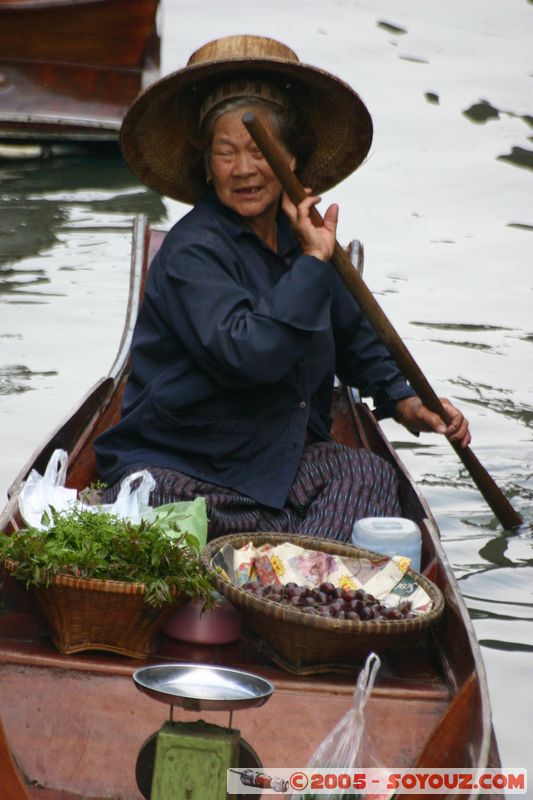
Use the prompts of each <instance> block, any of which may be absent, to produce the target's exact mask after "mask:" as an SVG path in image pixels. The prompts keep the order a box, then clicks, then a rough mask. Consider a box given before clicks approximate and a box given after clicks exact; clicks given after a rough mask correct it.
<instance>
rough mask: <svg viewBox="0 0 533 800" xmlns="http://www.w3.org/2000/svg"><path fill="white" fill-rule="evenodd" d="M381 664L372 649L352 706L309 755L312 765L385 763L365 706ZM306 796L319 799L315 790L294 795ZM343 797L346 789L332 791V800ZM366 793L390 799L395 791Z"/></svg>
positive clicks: (353, 766) (309, 799)
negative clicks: (378, 752) (379, 756)
mask: <svg viewBox="0 0 533 800" xmlns="http://www.w3.org/2000/svg"><path fill="white" fill-rule="evenodd" d="M380 666H381V661H380V659H379V656H378V655H376V653H369V655H368V656H367V659H366V661H365V666H364V668H363V669H362V670H361V672H360V673H359V676H358V678H357V683H356V686H355V691H354V694H353V705H352V707H351V708H350V710H349V711H348V712H346V714H345V715H344V716H343V717H342V718H341V719H340V720H339V721H338V723H337V724H336V725H335V727H334V728H333V730H332V731H331V732H330V733H328V735H327V736H326V738H325V739H323V741H322V742H321V743H320V745H319V746H318V748H317V749H316V750H315V752H314V753H313V755H312V756H311V758H310V759H309V764H308V766H309V767H310V768H327V767H331V768H335V769H338V768H340V769H365V768H366V769H368V768H379V767H381V766H382V765H381V764H379V762H378V760H377V758H376V756H375V754H374V750H373V746H372V742H371V741H370V739H369V735H368V731H365V706H366V704H367V702H368V698H369V697H370V695H371V693H372V688H373V686H374V681H375V680H376V675H377V673H378V670H379V668H380ZM349 796H350V797H359V796H360V795H359V794H357V792H353V793H350V795H349ZM303 797H305V798H306V800H315V795H314V794H313V793H311V794H305V795H301V794H298V795H291V797H290V800H303ZM319 797H321V794H320V793H318V794H317V795H316V798H317V800H318V798H319ZM343 797H344V798H346V793H344V792H343V793H342V794H336V793H335V792H334V793H333V794H331V793H330V794H328V800H343ZM365 797H367V798H374V800H378V798H379V800H387V798H390V797H391V795H390V794H386V795H371V794H365Z"/></svg>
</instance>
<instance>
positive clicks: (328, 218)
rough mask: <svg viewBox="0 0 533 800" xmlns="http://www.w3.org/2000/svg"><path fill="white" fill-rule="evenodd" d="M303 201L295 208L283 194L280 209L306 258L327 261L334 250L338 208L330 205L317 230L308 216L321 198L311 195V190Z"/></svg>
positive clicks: (308, 190)
mask: <svg viewBox="0 0 533 800" xmlns="http://www.w3.org/2000/svg"><path fill="white" fill-rule="evenodd" d="M306 192H308V193H309V195H308V197H306V198H305V200H302V202H301V203H300V204H299V205H298V206H295V205H294V203H293V202H292V201H291V200H290V199H289V198H288V196H287V195H286V194H285V193H283V200H282V207H283V210H284V211H285V213H286V214H287V216H288V218H289V219H290V221H291V225H292V227H293V229H294V232H295V234H296V236H297V237H298V239H299V240H300V244H301V246H302V251H303V252H304V253H305V255H307V256H314V257H315V258H319V259H320V260H321V261H329V260H330V258H331V257H332V255H333V251H334V249H335V241H336V238H337V220H338V218H339V207H338V205H336V204H334V205H331V206H330V207H329V208H328V210H327V211H326V213H325V215H324V225H323V226H322V227H320V228H317V227H316V226H315V225H314V224H313V222H312V221H311V218H310V216H309V214H310V211H311V209H312V208H313V207H314V206H316V205H317V204H318V203H319V202H320V200H321V198H320V197H316V196H314V195H311V193H310V192H311V190H310V189H306Z"/></svg>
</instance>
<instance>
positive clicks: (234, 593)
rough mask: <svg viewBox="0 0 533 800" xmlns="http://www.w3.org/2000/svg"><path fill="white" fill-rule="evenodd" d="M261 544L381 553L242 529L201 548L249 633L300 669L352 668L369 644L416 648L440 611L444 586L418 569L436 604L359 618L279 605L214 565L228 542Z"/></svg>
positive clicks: (283, 662) (374, 557)
mask: <svg viewBox="0 0 533 800" xmlns="http://www.w3.org/2000/svg"><path fill="white" fill-rule="evenodd" d="M250 541H251V542H253V543H254V544H255V545H262V544H265V543H267V542H270V543H272V544H281V543H282V542H293V543H294V544H298V545H300V546H301V547H305V548H308V549H310V550H322V551H323V552H325V553H331V554H334V555H339V556H347V557H351V558H353V557H354V556H361V557H364V558H368V559H370V560H371V561H374V562H375V561H379V560H381V559H382V558H383V556H380V555H378V554H377V553H371V552H369V551H368V550H363V549H361V548H358V547H353V546H352V545H347V544H341V543H339V542H334V541H331V540H327V539H316V538H311V537H306V536H297V535H294V534H283V533H281V534H279V533H277V534H275V533H263V532H261V533H244V534H235V535H231V536H223V537H221V538H219V539H215V540H213V541H212V542H210V543H209V544H208V545H207V547H206V548H205V549H204V550H203V552H202V554H201V560H202V563H203V564H204V566H205V567H206V569H207V570H208V572H209V574H210V576H211V577H212V579H213V582H214V583H215V585H216V588H217V589H218V591H219V592H220V593H221V594H223V595H224V596H225V597H227V598H228V600H230V601H231V602H232V603H233V604H234V605H235V606H236V607H237V608H238V609H239V611H240V612H241V615H242V620H243V627H244V631H245V635H247V638H248V639H249V640H250V641H251V642H252V643H253V644H254V645H255V647H256V648H257V649H258V650H259V651H260V652H262V653H263V654H264V655H266V656H268V657H269V658H270V659H272V660H273V661H274V662H276V663H277V664H278V665H279V666H281V667H282V668H283V669H285V670H287V671H289V672H292V673H294V674H297V675H313V674H316V673H320V672H330V671H345V670H346V669H350V670H353V665H354V664H358V663H359V662H360V661H361V660H362V659H363V658H364V657H365V656H366V655H367V654H368V653H369V652H370V651H371V650H374V651H375V652H378V653H383V652H385V651H386V650H390V649H392V648H396V649H407V648H412V647H413V646H414V645H415V644H416V642H417V641H418V640H419V639H420V638H421V636H422V634H423V633H424V631H425V630H426V629H427V628H428V627H429V626H430V625H432V624H433V623H434V622H436V620H437V619H438V618H439V617H440V615H441V614H442V612H443V610H444V598H443V596H442V593H441V591H440V589H438V587H437V586H435V585H434V584H433V583H431V582H430V581H429V580H427V578H424V577H423V576H422V575H419V574H418V573H413V572H412V571H411V570H409V572H410V574H411V575H413V576H416V580H417V583H418V584H419V585H420V586H422V588H423V589H424V590H425V591H426V592H427V593H428V595H429V596H430V597H431V599H432V601H433V608H432V609H431V611H428V612H427V613H425V614H421V615H419V616H418V617H414V618H412V619H402V620H394V621H393V620H379V621H371V622H362V621H360V622H358V621H351V620H335V619H327V618H324V617H318V616H316V617H315V616H311V615H309V614H304V613H302V611H301V610H299V609H298V608H294V607H291V606H285V605H281V604H279V603H275V602H273V601H271V600H268V599H267V598H261V597H256V596H255V595H253V594H252V593H251V592H248V591H246V590H244V589H240V588H238V587H236V586H234V585H233V584H231V583H229V582H228V581H227V580H225V579H224V578H223V577H221V576H220V575H219V574H218V573H217V572H215V571H214V570H213V568H212V567H211V559H212V558H213V556H214V555H215V553H216V552H217V551H218V550H219V549H220V548H222V547H223V546H224V545H225V544H231V545H233V547H235V548H240V547H242V546H243V545H245V544H246V543H247V542H250Z"/></svg>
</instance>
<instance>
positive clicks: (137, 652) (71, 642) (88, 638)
mask: <svg viewBox="0 0 533 800" xmlns="http://www.w3.org/2000/svg"><path fill="white" fill-rule="evenodd" d="M4 567H5V569H6V570H7V572H10V573H12V572H13V571H14V569H15V568H16V564H15V563H14V562H13V561H10V560H6V561H5V562H4ZM31 592H32V594H33V595H34V597H35V598H36V600H37V602H38V604H39V607H40V609H41V611H42V614H43V616H44V618H45V619H46V621H47V622H48V624H49V626H50V631H51V639H52V641H53V643H54V645H55V646H56V648H57V649H58V650H59V651H60V652H61V653H65V654H70V653H79V652H81V651H82V650H106V651H109V652H111V653H119V654H120V655H124V656H130V657H131V658H145V657H146V656H147V655H149V653H150V650H151V646H152V642H153V639H154V637H155V635H156V633H157V632H158V631H159V629H160V628H161V627H162V626H163V625H164V624H165V622H167V620H168V619H169V618H170V616H171V615H172V614H173V613H174V611H175V610H176V608H177V607H178V606H180V605H182V604H183V603H184V602H185V601H186V600H187V599H188V598H187V597H186V596H185V595H177V596H176V600H175V602H174V603H172V604H167V605H164V606H161V607H158V608H153V607H152V606H149V605H147V604H146V603H145V601H144V584H142V583H127V582H126V581H124V582H122V581H105V580H96V579H91V578H75V577H70V576H66V575H56V576H55V577H53V578H52V579H51V582H50V584H49V585H48V586H34V587H32V588H31Z"/></svg>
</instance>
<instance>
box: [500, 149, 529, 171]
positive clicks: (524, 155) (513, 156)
mask: <svg viewBox="0 0 533 800" xmlns="http://www.w3.org/2000/svg"><path fill="white" fill-rule="evenodd" d="M498 161H507V162H508V163H509V164H514V165H515V166H516V167H524V168H525V169H533V150H526V149H525V148H524V147H513V148H512V150H511V152H510V153H508V154H507V155H502V156H498Z"/></svg>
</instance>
